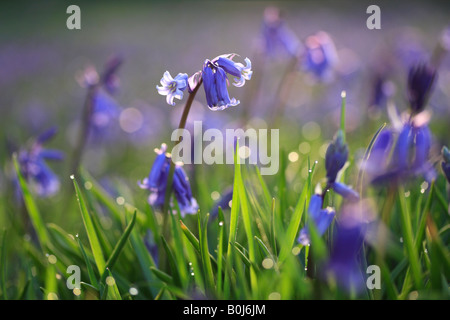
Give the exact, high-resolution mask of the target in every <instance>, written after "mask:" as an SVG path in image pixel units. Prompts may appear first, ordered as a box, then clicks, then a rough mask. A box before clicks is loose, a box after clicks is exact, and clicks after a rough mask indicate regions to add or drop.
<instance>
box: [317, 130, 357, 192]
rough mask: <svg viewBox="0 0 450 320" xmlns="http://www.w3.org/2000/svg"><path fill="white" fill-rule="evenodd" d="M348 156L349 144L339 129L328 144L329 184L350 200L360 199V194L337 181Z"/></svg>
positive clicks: (327, 167)
mask: <svg viewBox="0 0 450 320" xmlns="http://www.w3.org/2000/svg"><path fill="white" fill-rule="evenodd" d="M347 158H348V146H347V144H346V143H345V142H344V136H343V133H342V131H341V130H339V131H338V133H337V135H336V138H335V139H334V141H333V142H332V143H330V145H329V146H328V149H327V152H326V154H325V169H326V171H327V184H328V186H329V187H330V188H332V189H333V190H334V191H335V192H336V193H338V194H340V195H341V196H343V197H344V198H346V199H349V200H352V201H354V200H358V199H359V195H358V193H357V192H355V191H354V190H353V189H352V188H351V187H349V186H347V185H345V184H343V183H340V182H336V177H337V174H338V173H339V171H340V170H341V169H342V168H343V167H344V165H345V163H346V162H347Z"/></svg>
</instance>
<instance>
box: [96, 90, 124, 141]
mask: <svg viewBox="0 0 450 320" xmlns="http://www.w3.org/2000/svg"><path fill="white" fill-rule="evenodd" d="M92 103H93V108H92V113H91V121H90V134H91V138H92V139H94V141H97V140H100V139H102V138H103V137H105V136H107V135H108V134H109V133H110V132H109V131H110V129H111V130H113V129H114V127H116V126H115V124H116V122H117V119H118V117H119V114H120V110H121V109H122V108H121V107H120V106H119V104H118V103H117V101H116V100H115V99H114V98H113V97H112V96H111V95H110V94H108V93H107V92H106V90H104V89H102V88H99V89H98V90H97V91H96V92H95V94H94V95H93V97H92Z"/></svg>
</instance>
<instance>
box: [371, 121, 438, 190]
mask: <svg viewBox="0 0 450 320" xmlns="http://www.w3.org/2000/svg"><path fill="white" fill-rule="evenodd" d="M380 143H381V142H380ZM431 143H432V136H431V132H430V129H429V128H428V125H427V124H426V123H418V122H417V121H416V122H415V121H411V122H409V121H408V122H406V123H405V124H404V125H403V127H402V129H401V131H400V133H399V134H398V138H397V141H396V143H395V146H394V147H393V151H392V156H391V159H390V161H389V163H388V164H387V165H386V159H387V157H382V159H379V160H380V162H379V169H378V175H377V174H376V169H375V167H374V168H373V170H372V173H374V176H375V178H374V179H373V181H372V182H373V183H374V184H380V183H383V182H386V181H392V182H399V181H402V180H407V179H410V178H413V177H415V176H419V175H420V176H423V177H424V178H425V180H427V181H428V182H430V181H432V180H433V179H434V178H435V176H436V172H435V170H434V168H433V166H432V164H431V163H430V162H429V161H428V156H429V152H430V148H431ZM385 152H386V154H387V153H388V152H389V151H388V150H386V151H385ZM369 160H370V158H369ZM376 160H377V159H374V160H371V161H370V162H371V163H374V166H375V165H376V164H375V161H376ZM381 160H382V161H381Z"/></svg>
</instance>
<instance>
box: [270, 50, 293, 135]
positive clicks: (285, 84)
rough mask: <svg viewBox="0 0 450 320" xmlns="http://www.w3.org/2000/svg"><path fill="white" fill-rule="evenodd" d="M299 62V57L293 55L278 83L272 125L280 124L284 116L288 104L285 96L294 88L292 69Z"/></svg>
mask: <svg viewBox="0 0 450 320" xmlns="http://www.w3.org/2000/svg"><path fill="white" fill-rule="evenodd" d="M297 63H298V58H297V57H296V56H294V57H292V58H291V60H289V62H288V64H287V66H286V69H285V71H284V73H283V75H282V77H281V80H280V83H279V84H278V88H277V91H276V93H275V99H276V100H275V103H274V108H273V114H272V126H270V127H274V126H276V125H277V124H278V122H279V121H280V119H281V118H283V116H284V110H285V106H286V102H285V100H284V99H283V97H286V96H288V95H289V92H290V91H291V89H292V83H293V81H292V73H293V72H292V70H293V69H294V68H295V65H296V64H297Z"/></svg>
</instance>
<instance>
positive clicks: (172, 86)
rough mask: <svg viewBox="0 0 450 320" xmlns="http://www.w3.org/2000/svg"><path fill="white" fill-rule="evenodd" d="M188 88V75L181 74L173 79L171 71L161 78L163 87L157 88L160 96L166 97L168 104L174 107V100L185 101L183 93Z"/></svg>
mask: <svg viewBox="0 0 450 320" xmlns="http://www.w3.org/2000/svg"><path fill="white" fill-rule="evenodd" d="M187 86H188V75H187V74H186V73H179V74H178V75H177V76H176V77H175V78H172V76H171V75H170V72H169V71H166V72H164V75H163V77H162V78H161V86H160V87H159V86H156V89H157V90H158V93H159V94H160V95H163V96H166V102H167V104H169V105H171V106H174V105H175V102H174V99H175V98H177V99H179V100H181V99H183V91H184V90H186V88H187Z"/></svg>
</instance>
